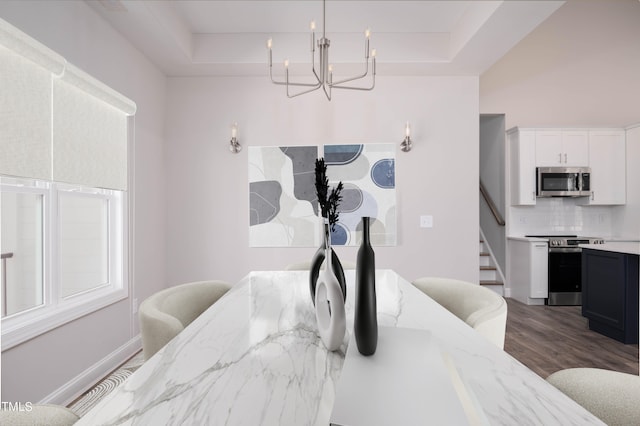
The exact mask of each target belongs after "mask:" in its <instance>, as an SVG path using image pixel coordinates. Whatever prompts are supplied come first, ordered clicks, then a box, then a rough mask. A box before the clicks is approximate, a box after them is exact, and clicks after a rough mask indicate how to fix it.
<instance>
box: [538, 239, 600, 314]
mask: <svg viewBox="0 0 640 426" xmlns="http://www.w3.org/2000/svg"><path fill="white" fill-rule="evenodd" d="M528 237H537V238H547V239H548V240H549V298H548V299H547V304H548V305H578V306H579V305H582V249H581V248H580V247H579V245H580V244H603V243H604V240H603V239H602V238H595V237H578V236H576V235H528Z"/></svg>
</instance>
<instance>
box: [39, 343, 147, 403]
mask: <svg viewBox="0 0 640 426" xmlns="http://www.w3.org/2000/svg"><path fill="white" fill-rule="evenodd" d="M140 349H142V340H141V339H140V335H137V336H136V337H134V338H133V339H131V340H129V341H128V342H127V343H125V344H124V345H122V346H120V347H119V348H118V349H116V350H115V351H113V352H111V353H110V354H109V355H107V356H106V357H104V358H103V359H101V360H100V361H98V362H97V363H95V364H94V365H92V366H91V367H89V368H87V369H86V370H85V371H83V372H82V373H80V374H78V375H77V376H76V377H74V378H73V379H71V380H70V381H68V382H67V383H65V384H64V385H62V386H60V387H59V388H58V389H56V390H55V391H53V392H51V393H50V394H49V395H47V396H46V397H44V398H43V399H42V401H40V403H41V404H59V405H65V406H66V405H69V404H70V403H72V402H73V401H74V400H75V399H77V398H78V397H79V396H81V395H82V394H83V393H85V392H86V391H88V390H89V389H91V387H92V386H94V385H95V384H96V383H98V382H99V381H100V380H102V379H103V378H104V377H105V376H107V374H109V373H110V372H112V371H113V370H115V369H116V368H118V367H119V366H120V365H122V364H123V363H124V362H125V361H126V360H128V359H129V358H131V357H132V356H133V355H135V354H136V353H137V352H138V351H140Z"/></svg>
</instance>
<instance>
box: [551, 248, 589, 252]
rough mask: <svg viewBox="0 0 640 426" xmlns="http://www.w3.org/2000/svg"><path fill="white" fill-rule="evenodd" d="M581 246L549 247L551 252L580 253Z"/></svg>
mask: <svg viewBox="0 0 640 426" xmlns="http://www.w3.org/2000/svg"><path fill="white" fill-rule="evenodd" d="M580 252H582V249H581V248H580V247H549V253H580Z"/></svg>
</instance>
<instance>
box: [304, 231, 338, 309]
mask: <svg viewBox="0 0 640 426" xmlns="http://www.w3.org/2000/svg"><path fill="white" fill-rule="evenodd" d="M322 219H323V222H322V237H321V241H322V243H321V245H320V247H319V248H318V251H316V253H315V254H314V255H313V258H312V259H311V268H310V269H309V291H310V292H311V301H312V302H313V305H314V306H315V304H316V283H317V282H318V275H319V274H320V267H321V266H322V262H324V258H325V256H326V254H325V252H326V249H327V247H329V251H330V252H331V269H333V273H334V274H335V276H336V278H337V279H338V283H339V284H340V289H341V290H342V300H343V301H346V300H347V285H346V280H345V278H344V269H343V268H342V263H340V259H338V255H337V254H336V252H335V251H334V250H333V247H331V234H330V230H329V220H328V219H326V218H322Z"/></svg>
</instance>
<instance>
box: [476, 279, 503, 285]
mask: <svg viewBox="0 0 640 426" xmlns="http://www.w3.org/2000/svg"><path fill="white" fill-rule="evenodd" d="M480 285H504V283H503V282H502V281H497V280H480Z"/></svg>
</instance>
